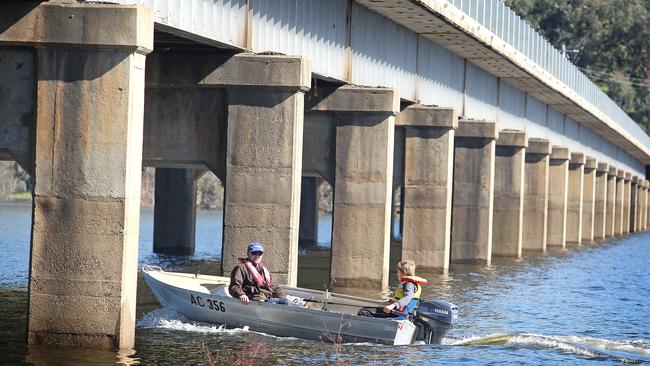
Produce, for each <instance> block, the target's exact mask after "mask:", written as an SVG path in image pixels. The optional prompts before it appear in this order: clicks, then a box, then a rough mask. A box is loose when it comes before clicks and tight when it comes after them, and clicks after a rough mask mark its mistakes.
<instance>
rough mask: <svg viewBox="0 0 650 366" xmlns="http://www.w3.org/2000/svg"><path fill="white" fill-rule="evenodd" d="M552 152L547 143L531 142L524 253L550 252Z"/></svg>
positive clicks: (528, 164) (526, 162) (528, 149)
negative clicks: (549, 182) (549, 209)
mask: <svg viewBox="0 0 650 366" xmlns="http://www.w3.org/2000/svg"><path fill="white" fill-rule="evenodd" d="M551 150H552V147H551V144H550V142H549V141H548V140H546V139H539V138H529V139H528V147H527V148H526V159H525V178H524V224H523V237H524V238H525V240H523V241H522V249H523V250H530V251H537V252H545V251H546V233H547V228H546V227H547V224H548V216H547V214H548V190H549V188H548V180H549V161H550V155H551Z"/></svg>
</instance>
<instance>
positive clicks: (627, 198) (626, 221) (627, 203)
mask: <svg viewBox="0 0 650 366" xmlns="http://www.w3.org/2000/svg"><path fill="white" fill-rule="evenodd" d="M631 207H632V173H625V178H624V179H623V217H622V221H623V222H622V224H621V225H622V226H623V227H622V230H621V231H622V233H623V234H629V233H630V210H631Z"/></svg>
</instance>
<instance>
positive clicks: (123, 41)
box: [0, 2, 153, 348]
mask: <svg viewBox="0 0 650 366" xmlns="http://www.w3.org/2000/svg"><path fill="white" fill-rule="evenodd" d="M0 14H2V16H1V17H0V23H1V25H0V46H9V47H11V46H20V47H22V48H21V50H20V52H19V53H18V54H13V55H12V56H20V55H25V54H30V55H31V60H27V61H28V62H24V63H16V64H14V66H15V68H13V69H12V71H11V74H5V73H1V74H0V79H5V78H10V79H11V78H14V77H15V76H19V77H21V78H22V77H24V79H23V80H19V82H16V83H13V84H12V85H11V86H12V88H11V89H10V90H11V92H10V93H7V94H5V93H0V106H6V105H8V103H7V102H8V100H7V99H6V98H12V97H15V96H21V98H20V103H24V104H21V105H20V106H17V107H16V109H13V108H9V111H13V112H16V110H17V109H20V112H21V114H7V112H8V111H7V110H3V111H2V113H1V114H2V115H3V117H0V121H2V123H3V124H4V123H5V122H7V121H9V122H11V123H16V124H20V125H22V127H19V128H18V129H16V130H12V134H14V135H13V138H14V139H17V140H21V141H20V143H21V146H29V147H30V149H29V150H30V151H33V155H32V153H30V154H28V155H23V154H17V160H18V161H19V162H21V164H25V166H26V167H27V170H28V171H31V172H32V173H33V178H34V182H35V186H34V191H33V203H32V205H33V206H32V207H33V215H32V217H33V222H32V235H31V237H32V239H31V261H30V276H29V315H28V342H29V343H30V344H44V345H56V346H80V347H93V348H126V347H133V345H134V334H135V303H136V280H137V258H138V227H139V218H140V176H141V166H142V130H143V104H144V102H143V101H144V77H145V75H144V67H145V55H146V54H147V53H149V52H150V51H151V50H152V49H153V18H152V16H151V14H150V12H149V11H147V10H145V9H144V8H141V7H132V6H121V5H104V4H92V5H87V4H78V3H72V4H62V3H58V2H57V3H52V2H45V3H36V2H15V3H9V4H7V3H3V4H1V5H0ZM36 25H38V26H36ZM116 25H118V26H116ZM5 52H11V49H8V51H5V50H2V51H0V53H2V54H3V56H4V53H5ZM14 73H15V74H17V75H13V74H14ZM26 80H31V81H32V83H27V82H25V81H26ZM9 101H11V99H9ZM16 101H18V100H16ZM27 106H31V110H26V109H22V108H24V107H27ZM13 112H12V113H13ZM2 127H3V128H2V130H4V132H3V134H4V133H7V130H6V129H5V128H6V127H8V126H2ZM24 131H29V133H27V134H22V132H24ZM23 139H24V140H23ZM18 152H20V151H18ZM29 158H32V159H33V160H31V161H27V160H25V159H29Z"/></svg>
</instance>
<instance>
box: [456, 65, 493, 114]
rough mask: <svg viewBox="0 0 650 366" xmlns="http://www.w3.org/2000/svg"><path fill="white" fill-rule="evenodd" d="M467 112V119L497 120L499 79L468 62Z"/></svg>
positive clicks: (466, 85)
mask: <svg viewBox="0 0 650 366" xmlns="http://www.w3.org/2000/svg"><path fill="white" fill-rule="evenodd" d="M466 73H467V74H466V76H465V77H466V78H467V80H466V81H465V83H466V84H465V112H464V115H465V117H467V118H474V119H482V120H487V121H496V120H497V93H498V91H497V78H496V76H494V75H492V74H490V73H488V72H487V71H485V70H483V69H481V68H480V67H478V66H476V65H474V64H473V63H471V62H467V69H466Z"/></svg>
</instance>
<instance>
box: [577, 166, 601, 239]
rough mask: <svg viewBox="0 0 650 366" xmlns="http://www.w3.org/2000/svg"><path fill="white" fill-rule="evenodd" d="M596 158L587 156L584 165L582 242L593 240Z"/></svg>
mask: <svg viewBox="0 0 650 366" xmlns="http://www.w3.org/2000/svg"><path fill="white" fill-rule="evenodd" d="M597 168H598V162H597V161H596V159H593V158H590V157H587V159H586V161H585V166H584V182H583V186H582V239H581V240H582V242H583V243H591V242H592V241H594V222H595V214H594V213H595V208H596V169H597Z"/></svg>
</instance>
